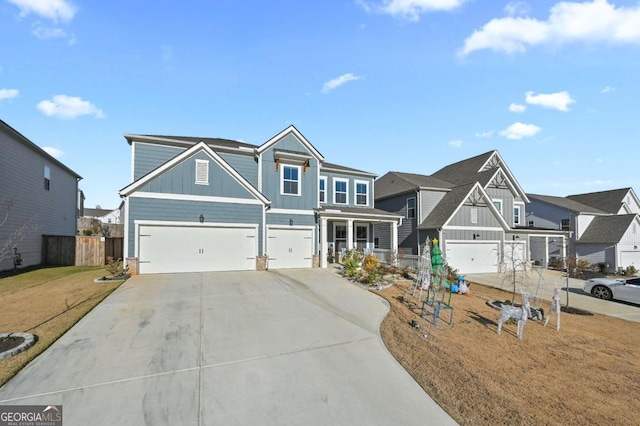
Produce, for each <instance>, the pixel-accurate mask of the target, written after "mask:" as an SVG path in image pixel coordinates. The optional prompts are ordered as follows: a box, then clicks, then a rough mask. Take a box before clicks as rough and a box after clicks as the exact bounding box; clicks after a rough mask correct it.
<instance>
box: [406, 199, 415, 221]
mask: <svg viewBox="0 0 640 426" xmlns="http://www.w3.org/2000/svg"><path fill="white" fill-rule="evenodd" d="M414 217H416V199H415V198H407V218H408V219H411V218H414Z"/></svg>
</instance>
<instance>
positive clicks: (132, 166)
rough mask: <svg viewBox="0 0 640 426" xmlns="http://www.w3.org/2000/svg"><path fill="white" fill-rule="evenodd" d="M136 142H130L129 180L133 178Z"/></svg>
mask: <svg viewBox="0 0 640 426" xmlns="http://www.w3.org/2000/svg"><path fill="white" fill-rule="evenodd" d="M136 143H137V142H131V182H133V181H134V180H135V179H134V178H135V169H136V148H135V145H136Z"/></svg>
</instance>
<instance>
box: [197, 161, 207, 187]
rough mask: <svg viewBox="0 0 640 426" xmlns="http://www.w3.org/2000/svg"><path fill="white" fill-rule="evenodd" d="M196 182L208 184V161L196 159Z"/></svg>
mask: <svg viewBox="0 0 640 426" xmlns="http://www.w3.org/2000/svg"><path fill="white" fill-rule="evenodd" d="M196 184H197V185H209V161H207V160H196Z"/></svg>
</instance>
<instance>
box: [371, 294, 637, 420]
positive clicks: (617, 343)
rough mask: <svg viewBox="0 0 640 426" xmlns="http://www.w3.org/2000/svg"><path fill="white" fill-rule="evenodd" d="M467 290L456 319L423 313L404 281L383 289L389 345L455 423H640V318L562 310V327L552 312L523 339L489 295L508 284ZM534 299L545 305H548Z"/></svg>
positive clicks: (457, 299) (530, 325)
mask: <svg viewBox="0 0 640 426" xmlns="http://www.w3.org/2000/svg"><path fill="white" fill-rule="evenodd" d="M470 289H471V295H469V296H461V295H453V299H452V304H453V306H454V307H455V314H454V326H453V327H449V326H448V325H447V324H446V323H445V322H444V321H442V320H440V321H438V325H437V327H433V326H432V325H430V323H429V322H428V321H426V320H423V319H421V318H420V316H419V314H420V308H419V307H418V306H417V305H416V304H413V303H407V302H406V301H405V302H400V301H399V300H398V296H401V295H403V294H404V289H402V288H401V287H398V286H394V287H391V288H390V289H387V290H383V291H379V292H377V293H378V294H379V295H380V296H382V297H384V298H385V299H387V300H388V301H389V302H390V303H391V311H390V313H389V315H388V316H387V317H386V318H385V320H384V321H383V323H382V325H381V333H382V338H383V340H384V342H385V344H386V345H387V347H388V348H389V350H390V351H391V353H392V354H393V355H394V356H395V357H396V359H397V360H398V361H399V362H400V363H401V364H402V365H403V366H404V368H405V369H406V370H407V371H408V372H409V373H410V374H411V375H412V376H413V377H414V378H415V380H416V381H417V382H418V383H419V384H420V385H421V386H422V387H423V388H424V389H425V390H426V391H427V393H429V395H431V397H432V398H433V399H434V400H435V401H436V402H437V403H438V404H439V405H440V406H442V407H443V408H444V409H445V410H446V411H447V412H448V413H449V414H450V415H451V416H452V417H453V418H454V419H455V420H456V421H457V422H458V423H460V424H463V425H499V424H510V425H511V424H518V425H586V424H598V425H605V424H606V425H614V424H615V425H623V424H624V425H633V424H640V416H639V415H638V412H637V408H638V402H637V401H638V395H640V324H639V323H635V322H627V321H624V320H621V319H617V318H613V317H607V316H603V315H598V314H595V315H593V316H579V315H570V314H565V313H563V314H561V320H562V324H561V329H560V331H559V332H557V331H556V328H555V315H554V316H552V318H551V320H550V322H549V325H548V326H547V327H544V326H543V323H541V322H538V321H531V320H530V321H528V322H527V323H526V326H525V328H524V340H522V341H518V339H517V337H516V336H515V333H516V325H515V324H506V323H505V324H504V325H503V329H502V334H501V335H498V334H497V333H496V329H497V319H498V317H499V316H500V312H499V311H497V310H495V309H493V308H491V307H489V306H488V305H487V304H486V302H487V300H490V299H497V300H505V299H510V293H508V292H504V291H502V290H499V289H494V288H490V287H485V286H481V285H477V284H474V285H472V286H471V287H470ZM533 305H534V307H539V306H542V307H543V308H544V310H545V312H547V311H548V310H549V305H550V304H549V302H547V301H534V303H533ZM446 315H448V314H447V313H445V312H443V316H446ZM411 320H417V321H418V323H419V324H420V328H419V329H416V328H412V327H411V326H410V323H411ZM425 335H426V336H427V337H425Z"/></svg>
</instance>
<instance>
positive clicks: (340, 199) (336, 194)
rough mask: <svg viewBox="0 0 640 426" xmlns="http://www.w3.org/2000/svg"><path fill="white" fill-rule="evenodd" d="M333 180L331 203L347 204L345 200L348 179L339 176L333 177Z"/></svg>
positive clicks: (347, 191)
mask: <svg viewBox="0 0 640 426" xmlns="http://www.w3.org/2000/svg"><path fill="white" fill-rule="evenodd" d="M333 181H334V184H333V188H334V191H333V203H334V204H347V200H348V199H349V189H348V188H349V181H348V180H347V179H339V178H335V179H334V180H333Z"/></svg>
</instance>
